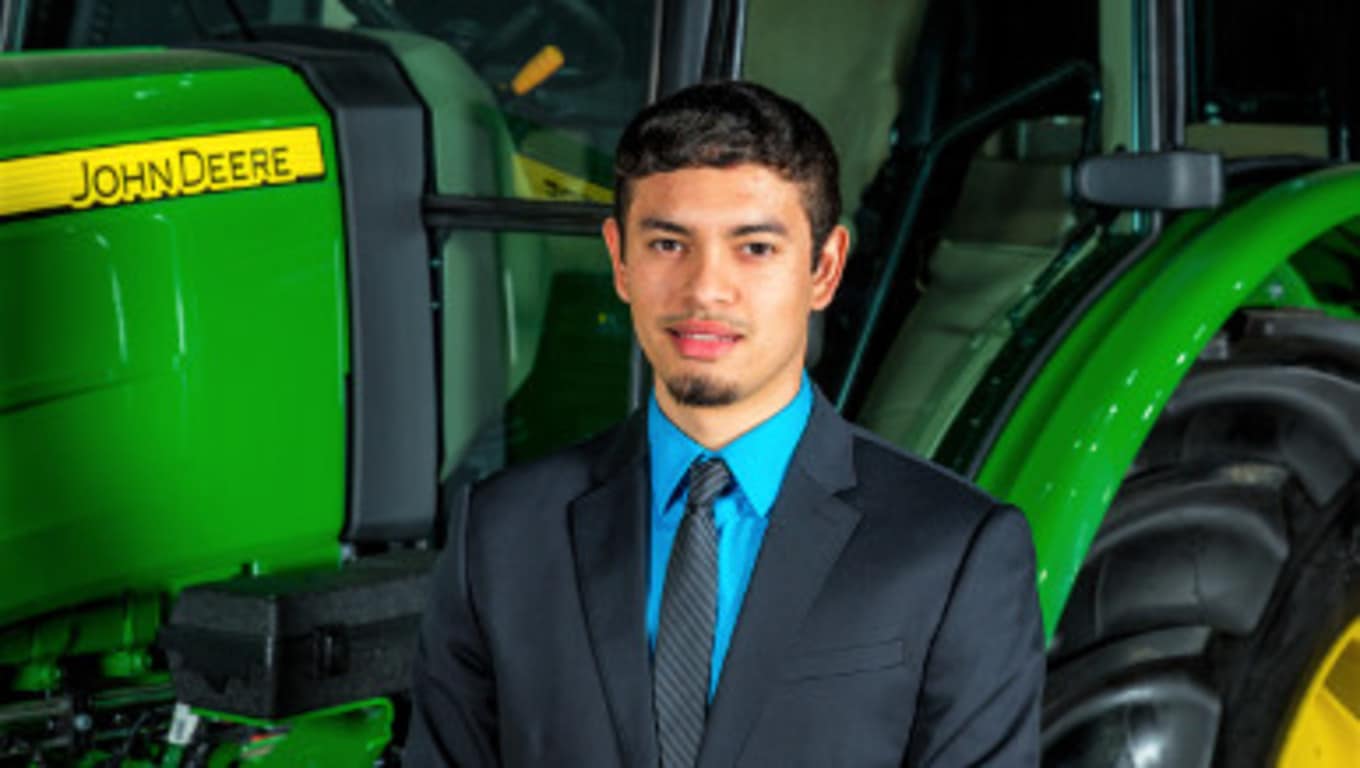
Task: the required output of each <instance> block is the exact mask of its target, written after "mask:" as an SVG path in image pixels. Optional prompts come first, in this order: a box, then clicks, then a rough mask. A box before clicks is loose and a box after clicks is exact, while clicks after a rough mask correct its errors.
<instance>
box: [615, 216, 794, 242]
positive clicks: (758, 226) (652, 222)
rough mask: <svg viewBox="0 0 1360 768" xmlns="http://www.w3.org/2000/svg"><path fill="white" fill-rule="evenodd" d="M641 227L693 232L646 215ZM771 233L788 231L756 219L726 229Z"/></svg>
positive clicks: (742, 233) (738, 234) (734, 233)
mask: <svg viewBox="0 0 1360 768" xmlns="http://www.w3.org/2000/svg"><path fill="white" fill-rule="evenodd" d="M638 225H639V226H640V227H641V228H642V229H659V230H661V231H663V232H673V233H675V234H677V235H691V234H693V232H692V231H691V230H690V228H689V227H686V226H685V225H683V224H677V223H675V222H674V221H670V220H668V219H659V218H656V217H654V216H648V217H646V218H644V219H642V221H640V222H638ZM759 234H771V235H779V236H780V237H788V234H789V231H788V229H787V228H785V227H784V225H783V224H780V223H779V222H777V221H758V222H755V223H754V224H742V225H740V226H737V227H733V228H732V229H729V230H728V231H727V236H728V237H746V236H748V235H759Z"/></svg>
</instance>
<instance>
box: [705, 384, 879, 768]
mask: <svg viewBox="0 0 1360 768" xmlns="http://www.w3.org/2000/svg"><path fill="white" fill-rule="evenodd" d="M852 450H853V437H852V435H851V432H850V429H849V427H848V425H846V424H845V422H844V421H842V420H841V419H840V417H839V416H838V415H837V414H836V412H835V409H834V408H833V407H832V406H831V404H830V403H828V402H827V401H826V400H825V399H824V398H822V397H821V396H820V394H819V395H818V399H817V403H816V405H815V406H814V407H813V411H812V416H811V417H810V418H809V420H808V426H807V428H806V429H805V430H804V433H803V438H802V440H801V441H800V442H799V446H798V449H797V451H795V453H794V456H793V459H792V460H791V461H790V463H789V469H788V472H787V474H786V475H785V478H784V484H783V487H782V488H781V489H780V492H779V497H778V499H777V500H776V501H775V505H774V508H773V509H771V510H770V526H769V528H768V529H767V530H766V532H765V538H764V541H763V542H762V544H761V548H760V555H759V556H758V558H757V560H756V565H755V571H754V572H753V573H752V574H751V583H750V586H749V587H748V588H747V592H746V597H745V600H744V602H743V603H742V609H741V615H740V617H739V618H738V620H737V627H736V630H735V631H734V632H733V636H732V643H731V645H730V646H729V647H728V651H727V657H726V659H725V660H724V662H723V672H722V679H721V680H720V682H719V684H718V692H717V695H716V696H715V697H714V700H713V704H712V706H711V707H710V709H709V714H708V724H707V727H706V730H705V733H704V741H703V745H702V747H701V748H700V754H699V764H700V765H714V766H727V765H733V764H735V763H736V761H737V758H738V756H739V754H740V751H741V747H742V744H743V743H744V741H745V739H746V735H747V733H748V732H749V731H750V729H751V727H752V726H753V725H754V723H755V719H756V717H757V716H758V715H759V714H760V711H761V707H762V706H763V704H764V702H765V700H766V698H767V697H768V696H769V693H770V691H771V689H772V687H773V686H774V685H775V683H776V678H777V675H778V671H779V669H780V666H781V664H782V662H783V661H784V659H785V657H786V656H787V653H788V649H789V647H790V646H791V645H792V643H793V641H794V640H795V639H796V638H797V636H798V629H799V627H800V626H801V624H802V621H803V618H804V617H805V616H806V615H807V613H808V611H809V610H810V609H811V607H812V604H813V601H814V600H815V599H816V598H817V595H818V594H819V593H820V592H821V589H822V585H823V583H824V582H825V581H826V578H827V576H828V574H830V572H831V569H832V566H833V565H834V564H835V562H836V560H837V558H838V557H839V556H840V553H841V551H842V550H843V549H844V548H845V544H846V542H847V541H848V540H849V539H850V536H851V534H852V533H853V532H854V530H855V526H856V525H857V524H858V523H859V519H860V513H859V512H858V511H857V510H855V509H854V508H852V507H850V506H849V505H848V504H846V503H845V502H843V501H841V500H839V499H837V498H836V497H835V495H834V494H835V493H836V492H838V491H841V490H844V489H845V488H848V487H851V486H853V485H854V483H855V476H854V469H853V464H852Z"/></svg>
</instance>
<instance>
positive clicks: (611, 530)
mask: <svg viewBox="0 0 1360 768" xmlns="http://www.w3.org/2000/svg"><path fill="white" fill-rule="evenodd" d="M646 457H647V452H646V427H645V422H643V420H642V419H640V418H638V417H637V416H636V415H635V416H634V417H633V418H632V419H630V420H629V421H628V422H627V423H626V424H625V425H624V427H623V428H622V430H621V431H620V434H619V437H618V438H617V439H616V441H615V443H614V445H613V446H612V448H611V450H610V451H608V452H607V453H606V454H605V455H604V457H603V458H602V459H601V460H600V461H599V462H598V463H597V464H596V466H595V468H594V469H593V473H594V476H595V477H596V479H597V481H598V482H599V483H600V484H599V485H596V486H595V487H594V488H593V489H592V490H591V491H589V492H587V493H586V494H585V495H583V496H581V497H579V498H578V499H576V500H575V501H574V502H572V504H571V512H570V515H571V526H572V547H573V550H574V553H575V557H576V573H577V580H578V584H579V587H580V592H581V603H582V608H583V610H584V613H585V618H586V627H587V629H588V631H589V633H590V641H591V646H592V649H593V650H594V654H595V664H596V667H597V669H598V670H599V674H600V680H601V682H602V684H603V687H604V692H605V698H606V700H607V701H608V705H609V711H610V714H611V716H612V717H613V719H614V730H615V733H616V735H617V737H618V741H619V751H620V754H621V757H622V762H623V764H624V765H655V764H656V761H657V757H656V727H655V725H654V720H653V716H652V678H651V662H650V660H649V659H648V649H647V635H646V620H645V617H644V612H645V610H646V604H647V552H648V539H649V536H650V534H649V530H648V517H647V513H648V510H649V508H650V507H649V503H650V495H651V491H650V482H649V478H648V466H647V460H646Z"/></svg>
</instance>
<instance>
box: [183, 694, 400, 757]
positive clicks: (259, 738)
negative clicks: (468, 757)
mask: <svg viewBox="0 0 1360 768" xmlns="http://www.w3.org/2000/svg"><path fill="white" fill-rule="evenodd" d="M195 714H198V715H199V716H200V717H202V718H203V722H201V723H200V725H199V728H200V729H203V728H208V729H211V728H212V727H213V725H214V724H215V723H230V724H237V725H244V726H248V727H249V728H250V729H251V730H252V733H251V734H250V735H249V736H248V737H247V738H245V739H244V740H243V741H241V742H228V743H226V744H223V745H221V746H219V747H218V748H217V749H215V750H213V753H212V755H211V757H210V758H209V759H208V765H209V766H213V767H215V766H222V767H223V768H226V766H260V768H271V767H272V766H278V768H351V767H352V768H372V766H373V765H374V764H375V762H376V761H377V759H378V758H379V757H380V756H381V755H382V752H383V750H384V749H385V748H386V747H387V744H388V742H390V741H391V740H392V702H390V701H389V700H387V699H383V698H377V699H366V700H363V701H356V702H351V703H348V704H342V705H340V706H337V707H330V708H328V709H320V710H316V711H315V712H307V713H305V714H301V715H297V716H295V717H290V718H286V719H283V720H278V721H270V720H259V719H255V718H247V717H240V716H237V715H232V714H229V713H222V712H212V711H209V710H195ZM171 759H172V756H171V755H167V760H166V761H164V762H162V766H164V767H166V768H168V766H173V765H178V764H179V763H178V762H172V761H171Z"/></svg>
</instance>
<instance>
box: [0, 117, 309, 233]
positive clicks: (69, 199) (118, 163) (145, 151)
mask: <svg viewBox="0 0 1360 768" xmlns="http://www.w3.org/2000/svg"><path fill="white" fill-rule="evenodd" d="M325 174H326V163H325V159H324V158H323V157H322V154H321V134H320V132H319V131H318V130H317V128H316V126H304V127H301V128H277V129H271V130H264V131H239V132H235V133H218V134H210V135H207V136H190V137H186V138H180V139H163V140H160V141H143V142H136V143H132V144H118V145H116V146H111V147H100V148H98V149H80V150H73V151H69V152H58V153H54V154H48V155H35V156H33V157H21V158H17V159H13V160H0V219H3V218H8V217H11V216H24V215H30V214H36V213H55V212H59V211H69V210H75V211H79V210H84V209H86V208H90V207H92V206H112V205H126V204H128V203H135V202H138V201H141V200H159V199H161V198H164V197H182V196H187V195H201V194H203V193H205V192H225V191H228V190H236V189H250V188H252V187H262V186H265V185H270V184H292V183H295V182H299V181H307V180H309V179H318V178H321V177H322V176H324V175H325Z"/></svg>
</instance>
